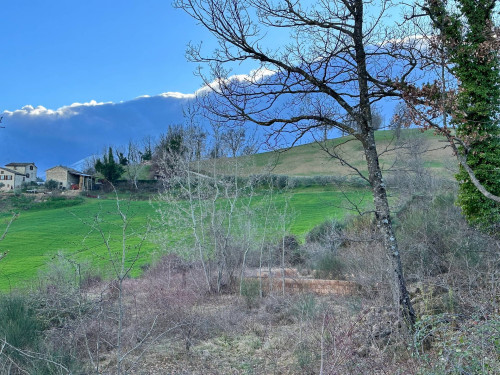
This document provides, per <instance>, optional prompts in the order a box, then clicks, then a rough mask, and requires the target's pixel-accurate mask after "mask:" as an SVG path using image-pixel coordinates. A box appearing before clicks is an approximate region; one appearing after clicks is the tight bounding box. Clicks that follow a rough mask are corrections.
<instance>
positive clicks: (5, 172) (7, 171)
mask: <svg viewBox="0 0 500 375" xmlns="http://www.w3.org/2000/svg"><path fill="white" fill-rule="evenodd" d="M36 174H37V167H36V165H35V163H9V164H7V165H6V166H5V167H0V183H1V184H3V186H2V187H0V190H3V191H8V190H14V189H20V188H21V187H22V185H23V183H30V182H36Z"/></svg>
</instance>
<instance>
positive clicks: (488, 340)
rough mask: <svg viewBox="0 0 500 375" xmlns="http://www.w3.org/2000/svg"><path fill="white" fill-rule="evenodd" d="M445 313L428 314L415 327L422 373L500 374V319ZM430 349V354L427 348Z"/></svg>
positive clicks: (416, 348) (415, 339)
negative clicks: (466, 318) (462, 317)
mask: <svg viewBox="0 0 500 375" xmlns="http://www.w3.org/2000/svg"><path fill="white" fill-rule="evenodd" d="M457 319H458V317H457V316H452V315H448V314H440V315H428V316H425V317H423V318H422V319H421V320H419V321H418V322H417V324H416V327H415V334H414V343H415V350H416V353H417V355H418V358H419V359H420V361H421V362H422V365H423V366H422V372H421V374H429V375H431V374H443V375H444V374H450V375H451V374H456V375H461V374H492V375H493V374H499V373H500V357H499V355H498V354H499V353H500V339H499V336H498V333H499V332H500V320H499V319H498V317H496V318H495V319H491V320H483V319H480V318H477V317H476V318H474V317H471V318H470V319H468V320H465V321H457ZM430 348H432V349H433V350H432V351H429V349H430Z"/></svg>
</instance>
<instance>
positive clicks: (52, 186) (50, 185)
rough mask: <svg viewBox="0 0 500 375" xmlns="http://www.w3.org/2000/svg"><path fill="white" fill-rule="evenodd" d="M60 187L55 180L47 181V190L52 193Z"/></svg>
mask: <svg viewBox="0 0 500 375" xmlns="http://www.w3.org/2000/svg"><path fill="white" fill-rule="evenodd" d="M58 187H59V184H58V183H57V181H55V180H48V181H45V188H46V189H47V190H50V191H52V190H56V189H57V188H58Z"/></svg>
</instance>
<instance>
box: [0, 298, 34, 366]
mask: <svg viewBox="0 0 500 375" xmlns="http://www.w3.org/2000/svg"><path fill="white" fill-rule="evenodd" d="M0 317H1V319H0V337H1V338H2V339H5V340H6V341H7V342H8V343H9V344H10V345H12V346H14V347H16V348H18V349H21V350H36V349H37V347H38V343H39V337H38V329H39V326H38V322H37V320H36V316H35V312H34V311H33V309H30V308H29V307H28V304H27V301H26V299H25V298H24V297H21V296H16V295H6V296H2V297H1V299H0ZM0 346H1V345H0ZM6 350H7V352H6V354H7V355H9V356H12V357H14V358H17V359H21V358H22V357H21V356H20V354H19V353H18V352H17V351H15V350H14V349H10V348H6Z"/></svg>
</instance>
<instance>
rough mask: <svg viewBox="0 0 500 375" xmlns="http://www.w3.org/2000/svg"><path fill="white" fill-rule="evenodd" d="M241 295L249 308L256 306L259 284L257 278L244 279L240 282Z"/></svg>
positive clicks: (257, 303) (258, 297)
mask: <svg viewBox="0 0 500 375" xmlns="http://www.w3.org/2000/svg"><path fill="white" fill-rule="evenodd" d="M241 295H242V296H243V297H244V298H245V303H246V305H247V307H248V308H249V309H251V308H254V307H258V306H259V301H260V284H259V281H258V280H248V279H244V280H243V281H242V284H241Z"/></svg>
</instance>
